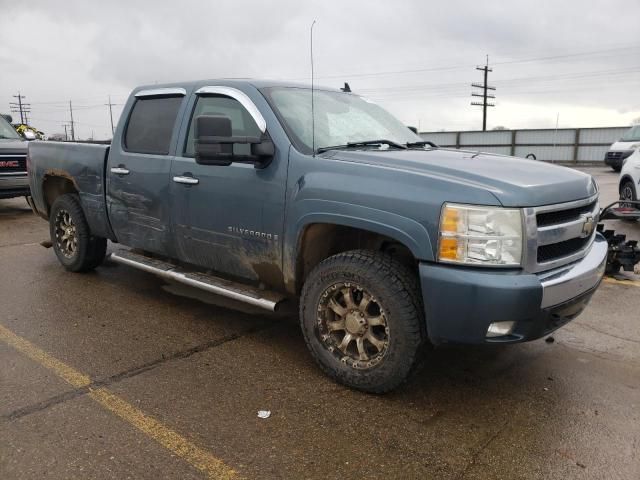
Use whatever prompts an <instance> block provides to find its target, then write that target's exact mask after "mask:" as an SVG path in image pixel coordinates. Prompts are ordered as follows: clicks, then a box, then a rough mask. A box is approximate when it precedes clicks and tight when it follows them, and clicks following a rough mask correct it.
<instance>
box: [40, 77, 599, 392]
mask: <svg viewBox="0 0 640 480" xmlns="http://www.w3.org/2000/svg"><path fill="white" fill-rule="evenodd" d="M312 100H313V102H312ZM312 115H313V116H312ZM29 166H30V170H29V175H30V177H29V178H30V185H31V194H32V200H31V205H32V207H33V209H34V211H35V212H36V213H37V214H39V215H41V216H42V217H43V218H44V219H46V220H48V222H49V226H50V233H51V241H52V244H53V249H54V251H55V254H56V255H57V258H58V259H59V261H60V263H61V264H62V265H63V266H64V267H65V268H66V269H67V270H70V271H72V272H84V271H87V270H91V269H94V268H96V267H98V266H99V265H100V264H101V263H102V262H103V261H104V260H105V257H106V252H107V240H110V241H111V242H117V243H119V244H122V245H123V246H125V247H127V248H121V249H118V248H119V247H114V248H115V250H114V251H112V252H111V253H110V255H109V257H110V260H111V261H113V262H117V263H120V264H124V265H127V266H129V267H133V268H138V269H142V270H144V271H147V272H150V273H153V274H156V275H159V276H161V277H163V278H165V279H168V280H172V281H178V282H183V283H185V284H188V285H191V286H193V287H197V288H201V289H204V290H207V291H209V292H214V293H217V294H220V295H224V296H227V297H230V298H233V299H236V300H239V301H243V302H247V303H249V304H252V305H256V306H259V307H263V308H265V309H268V310H275V309H276V308H278V306H279V305H280V304H281V302H284V301H291V300H294V301H295V300H296V299H298V300H299V316H300V325H301V328H302V332H303V334H304V338H305V341H306V343H307V346H308V347H309V350H310V352H311V355H312V356H313V358H314V359H315V360H316V362H317V363H318V365H319V366H320V368H321V369H322V370H323V371H324V372H326V373H327V374H328V375H330V376H331V377H332V378H334V379H336V380H337V381H339V382H341V383H343V384H345V385H348V386H350V387H353V388H357V389H360V390H364V391H368V392H377V393H381V392H385V391H388V390H391V389H393V388H395V387H397V386H398V385H399V384H400V383H401V382H403V381H404V380H405V379H406V378H407V377H408V376H409V374H410V372H412V370H413V367H414V366H415V365H416V362H417V359H418V358H419V357H420V352H421V351H423V350H424V349H425V347H429V346H432V345H438V344H442V343H445V342H456V343H467V344H496V343H515V342H522V341H527V340H533V339H537V338H540V337H542V336H545V335H547V334H549V333H550V332H552V331H554V330H555V329H557V328H559V327H560V326H562V325H564V324H565V323H567V322H569V321H570V320H572V319H573V318H575V317H576V316H577V315H579V314H580V313H581V312H582V310H583V309H584V308H585V306H586V305H587V303H588V302H589V300H590V298H591V296H592V295H593V293H594V291H595V290H596V289H597V287H598V285H599V284H600V281H601V278H602V275H603V272H604V268H605V260H606V257H607V242H606V241H605V240H604V238H603V237H602V235H601V234H600V233H598V232H596V228H595V226H596V222H597V217H598V213H599V210H598V208H599V207H598V187H597V185H596V183H595V181H594V180H593V178H592V177H591V176H590V175H587V174H584V173H580V172H578V171H575V170H571V169H568V168H564V167H559V166H554V165H549V164H544V163H541V162H535V161H530V160H525V159H518V158H513V157H508V156H500V155H492V154H487V153H480V152H470V151H457V150H449V149H444V148H438V147H437V146H435V145H434V144H432V143H430V142H428V141H425V140H423V139H422V138H420V137H419V136H417V135H416V134H415V133H414V132H412V131H410V130H409V129H408V128H407V127H406V126H405V125H403V124H402V123H401V122H400V121H399V120H397V119H395V118H394V117H393V116H392V115H391V114H389V113H387V112H386V111H385V110H384V109H382V108H381V107H380V106H378V105H377V104H375V103H373V102H371V101H370V100H368V99H366V98H363V97H360V96H358V95H356V94H354V93H350V92H343V91H340V90H332V89H327V88H323V89H315V90H311V89H309V88H307V87H306V86H301V85H295V84H287V83H278V82H267V81H249V80H208V81H197V82H191V83H178V84H167V85H153V86H143V87H139V88H136V89H135V90H134V91H133V92H132V93H131V95H130V97H129V99H128V101H127V103H126V106H125V108H124V112H123V114H122V118H121V120H120V122H119V124H118V127H117V130H116V132H115V135H114V139H113V141H112V143H111V145H110V146H104V145H80V144H69V143H55V142H34V143H32V144H30V145H29ZM110 251H111V249H110Z"/></svg>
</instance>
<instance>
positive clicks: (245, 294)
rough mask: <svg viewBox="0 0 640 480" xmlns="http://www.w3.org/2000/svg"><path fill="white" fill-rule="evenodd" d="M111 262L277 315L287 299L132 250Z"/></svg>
mask: <svg viewBox="0 0 640 480" xmlns="http://www.w3.org/2000/svg"><path fill="white" fill-rule="evenodd" d="M108 258H110V259H111V260H112V261H114V262H116V263H121V264H122V265H128V266H130V267H133V268H137V269H139V270H144V271H145V272H149V273H153V274H155V275H158V276H159V277H163V278H166V279H168V280H174V281H176V282H180V283H184V284H185V285H190V286H192V287H195V288H199V289H201V290H206V291H207V292H211V293H215V294H217V295H221V296H223V297H228V298H232V299H234V300H238V301H241V302H244V303H248V304H250V305H255V306H256V307H260V308H264V309H266V310H269V311H272V312H275V311H276V309H277V308H278V304H279V303H280V302H282V301H283V300H285V299H286V296H284V295H281V294H279V293H277V292H271V291H266V290H260V289H258V288H254V287H250V286H247V285H243V284H241V283H235V282H231V281H229V280H225V279H222V278H218V277H214V276H212V275H207V274H204V273H200V272H189V271H185V270H183V269H181V268H180V267H178V266H176V265H172V264H171V263H168V262H163V261H161V260H156V259H155V258H149V257H147V256H145V255H141V254H139V253H135V252H132V251H130V250H119V251H118V252H114V253H111V254H110V255H109V257H108Z"/></svg>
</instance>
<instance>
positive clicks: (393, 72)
mask: <svg viewBox="0 0 640 480" xmlns="http://www.w3.org/2000/svg"><path fill="white" fill-rule="evenodd" d="M637 48H640V44H634V45H631V46H626V47H616V48H607V49H602V50H591V51H584V52H576V53H568V54H562V55H547V56H542V57H530V58H521V59H514V60H504V61H501V62H494V63H493V65H511V64H517V63H530V62H545V61H550V60H563V59H567V58H579V57H588V56H592V55H601V54H606V53H611V52H616V51H623V50H632V49H637ZM472 66H473V65H472V64H459V65H450V66H437V67H425V68H416V69H407V70H388V71H379V72H369V73H361V72H355V73H342V74H339V75H334V74H332V75H318V76H316V78H322V79H330V78H340V79H344V78H348V77H378V76H383V75H396V74H407V73H424V72H437V71H444V70H460V69H465V68H469V67H472ZM296 80H303V78H302V77H300V78H298V79H296Z"/></svg>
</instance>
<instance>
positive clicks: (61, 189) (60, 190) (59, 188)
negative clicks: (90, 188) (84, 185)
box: [42, 174, 80, 217]
mask: <svg viewBox="0 0 640 480" xmlns="http://www.w3.org/2000/svg"><path fill="white" fill-rule="evenodd" d="M79 192H80V189H79V188H78V186H77V185H76V183H75V181H74V179H73V178H72V177H71V176H68V175H61V174H47V175H45V176H44V179H43V180H42V197H43V200H44V204H45V208H46V215H47V217H49V215H50V214H51V207H52V206H53V203H54V202H55V201H56V199H57V198H58V197H60V196H61V195H66V194H70V193H71V194H74V193H75V194H76V195H77V194H79Z"/></svg>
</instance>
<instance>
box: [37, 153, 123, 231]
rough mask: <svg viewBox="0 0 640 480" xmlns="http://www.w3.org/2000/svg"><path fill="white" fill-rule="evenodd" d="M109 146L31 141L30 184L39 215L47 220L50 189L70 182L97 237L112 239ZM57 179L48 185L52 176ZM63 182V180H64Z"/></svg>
mask: <svg viewBox="0 0 640 480" xmlns="http://www.w3.org/2000/svg"><path fill="white" fill-rule="evenodd" d="M109 148H110V147H109V146H108V145H95V144H85V143H67V142H30V144H29V154H28V168H29V185H30V187H31V195H32V198H33V206H34V208H35V210H36V213H38V214H39V215H41V216H42V217H44V218H48V216H49V209H50V207H51V205H49V204H48V201H47V194H46V192H47V189H49V188H59V187H58V185H61V182H67V183H68V182H71V184H72V185H73V187H74V189H75V190H76V191H77V192H78V195H79V196H80V202H81V204H82V207H83V209H84V211H85V214H86V216H87V220H88V222H89V227H90V229H91V231H92V232H93V234H94V235H96V236H100V237H104V238H113V233H112V232H111V227H110V225H109V220H108V216H107V205H106V198H105V189H106V185H105V168H106V162H107V155H108V153H109ZM53 176H55V177H58V178H56V180H55V183H56V186H53V185H54V184H53V183H48V182H47V179H48V178H49V177H53ZM61 179H62V180H61Z"/></svg>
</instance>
